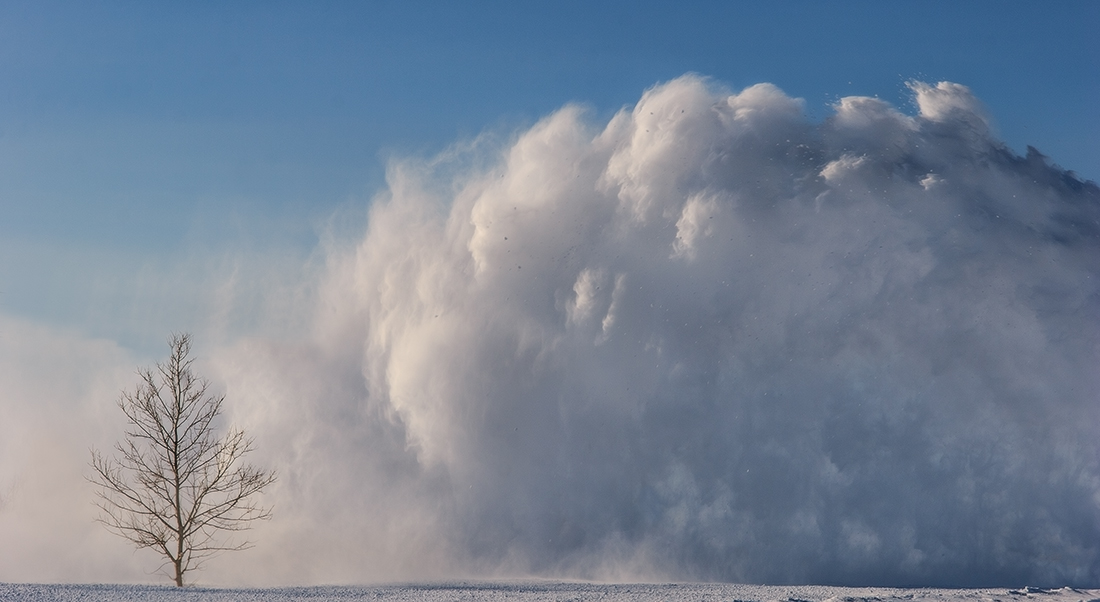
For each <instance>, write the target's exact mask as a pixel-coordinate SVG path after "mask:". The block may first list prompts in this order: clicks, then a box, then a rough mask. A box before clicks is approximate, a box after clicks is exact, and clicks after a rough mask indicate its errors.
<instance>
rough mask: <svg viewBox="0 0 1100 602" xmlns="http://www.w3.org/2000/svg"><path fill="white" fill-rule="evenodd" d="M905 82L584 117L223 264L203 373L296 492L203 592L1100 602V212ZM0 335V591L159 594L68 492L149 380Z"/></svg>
mask: <svg viewBox="0 0 1100 602" xmlns="http://www.w3.org/2000/svg"><path fill="white" fill-rule="evenodd" d="M909 87H910V90H911V95H912V99H913V107H912V110H907V109H906V108H904V107H894V106H891V105H890V104H888V103H886V102H884V101H882V100H879V99H876V98H872V97H861V96H849V97H845V98H842V99H840V100H839V101H837V102H836V103H835V105H833V106H832V107H831V109H830V111H831V113H830V114H829V115H828V116H827V117H825V118H824V119H822V120H814V119H811V118H809V117H807V114H806V107H805V102H804V101H802V100H800V99H797V98H792V97H790V96H788V95H787V94H785V93H784V92H783V91H782V90H780V89H779V88H777V87H776V86H774V85H771V84H767V83H763V84H757V85H753V86H749V87H747V88H744V89H730V88H728V87H727V86H725V85H724V84H722V83H721V82H717V81H713V80H710V79H708V78H706V77H703V76H699V75H692V74H688V75H684V76H682V77H679V78H676V79H674V80H671V81H668V82H664V83H661V84H658V85H656V86H654V87H652V88H650V89H648V90H646V91H645V92H644V94H642V95H641V97H640V99H639V100H638V101H637V102H636V104H634V105H632V106H629V107H626V108H624V109H623V110H622V111H620V112H619V113H617V114H615V115H614V116H613V117H611V118H610V119H609V120H607V119H605V120H601V119H599V118H597V117H595V116H593V115H592V114H591V113H590V112H588V111H586V109H585V108H583V107H582V106H577V105H568V106H565V107H563V108H561V109H559V110H557V111H555V112H553V113H552V114H550V115H548V116H546V117H545V118H544V119H542V120H540V121H539V122H538V123H536V124H535V125H533V126H532V127H530V128H527V129H524V130H522V131H518V132H516V133H515V134H514V135H503V136H502V135H491V134H485V135H483V136H480V137H476V138H474V139H472V140H468V141H466V142H462V143H458V144H456V145H454V146H453V147H452V148H450V149H448V150H447V151H445V152H443V153H441V154H438V155H436V156H432V157H427V158H409V159H395V160H393V161H391V162H390V163H389V165H388V168H387V177H386V182H387V184H386V188H385V190H384V191H383V192H382V193H380V194H379V195H378V197H376V198H375V199H374V200H373V201H372V203H371V204H370V209H369V215H368V216H367V217H366V218H365V219H363V218H362V217H361V216H360V217H356V213H355V211H354V210H346V211H343V212H338V213H337V214H336V215H334V217H333V218H332V220H331V222H330V225H329V226H328V229H327V230H326V234H325V236H324V237H323V240H322V242H321V244H320V245H319V246H318V248H317V249H316V251H315V252H314V253H313V254H312V255H311V256H310V257H308V258H306V259H304V260H303V259H300V258H299V259H294V258H285V257H284V258H282V259H281V260H282V261H284V265H281V266H280V267H278V268H270V267H269V268H267V269H268V271H266V272H265V271H263V270H260V271H259V272H254V271H253V272H249V269H248V268H249V266H250V265H251V264H250V263H249V262H250V261H255V262H258V263H262V264H263V265H270V264H269V263H264V262H262V261H260V260H259V259H257V258H243V259H241V260H240V262H239V263H237V264H235V267H234V268H233V269H232V270H225V269H224V266H223V268H219V269H218V270H215V271H214V272H213V274H214V276H213V278H215V279H216V280H217V283H216V284H217V286H215V287H212V290H213V291H214V293H213V296H212V297H211V299H210V300H208V301H207V303H209V304H210V307H213V308H215V309H216V311H211V312H210V314H209V315H210V316H212V317H211V318H210V321H211V323H210V324H209V325H205V326H203V327H201V328H198V329H196V353H195V354H196V355H197V356H198V357H199V358H200V362H199V363H198V364H196V368H197V370H198V371H199V373H200V374H202V375H204V376H206V377H208V378H209V379H211V380H212V381H213V382H214V383H216V385H217V387H218V388H219V390H223V391H224V392H225V393H226V395H227V402H226V412H227V417H228V419H229V420H231V421H232V422H233V423H234V424H235V425H237V426H240V427H242V428H244V429H245V430H246V431H248V432H249V433H251V434H252V435H253V436H255V438H256V452H255V453H254V454H253V455H252V457H251V460H252V461H253V462H254V463H256V464H258V465H260V466H265V467H268V468H273V469H275V470H276V471H277V472H278V474H279V481H278V482H277V483H276V485H275V486H274V487H272V488H271V489H270V490H269V491H268V492H267V494H266V495H265V499H264V501H265V503H266V504H271V505H273V506H274V515H275V517H274V519H273V520H271V521H270V522H267V523H264V524H262V525H259V526H258V527H257V528H256V529H254V530H253V531H252V532H251V534H250V536H251V538H252V539H253V540H254V541H255V542H256V547H255V548H254V549H252V550H249V551H247V552H242V553H234V554H228V555H225V556H223V557H221V558H219V559H217V560H216V561H215V562H213V563H211V564H210V566H209V567H208V568H207V569H206V570H204V571H202V572H201V573H198V574H197V577H196V578H197V579H199V580H200V581H202V582H209V583H224V584H231V585H279V584H316V583H364V582H371V581H386V582H393V581H400V580H425V579H427V580H437V579H449V578H456V577H467V576H480V577H484V578H498V577H516V576H542V577H552V578H570V579H573V578H579V579H595V580H612V581H637V580H645V581H651V580H676V581H685V580H686V581H691V580H719V581H731V582H749V583H772V584H785V583H792V584H798V583H802V584H805V583H828V584H846V585H856V584H858V585H905V586H909V585H922V586H947V587H959V586H966V587H980V586H993V585H1014V586H1021V585H1025V584H1031V585H1043V586H1062V585H1072V586H1082V587H1087V586H1090V585H1091V586H1095V585H1096V584H1097V583H1100V398H1098V392H1100V369H1098V366H1100V189H1098V188H1097V186H1096V184H1095V183H1092V182H1087V181H1082V180H1081V179H1079V178H1078V177H1076V176H1075V175H1074V174H1072V173H1070V172H1066V171H1064V170H1062V169H1061V168H1059V167H1057V166H1056V165H1054V164H1053V163H1052V161H1051V160H1049V159H1047V158H1046V157H1044V156H1042V155H1041V154H1040V153H1038V152H1037V151H1028V152H1027V153H1026V154H1025V155H1024V156H1021V155H1018V154H1016V153H1015V152H1013V151H1012V150H1010V149H1009V148H1007V147H1006V146H1005V145H1004V144H1003V143H1002V142H1000V141H999V139H998V137H997V134H996V133H995V131H994V130H993V128H992V126H991V118H990V116H989V115H987V114H986V112H985V110H984V109H983V105H982V103H981V102H980V100H979V99H977V98H975V96H974V95H973V94H972V93H971V92H970V90H969V89H968V88H967V87H966V86H964V85H960V84H955V83H947V82H941V83H922V82H912V83H910V84H909ZM242 273H252V274H256V273H260V274H262V275H264V276H262V277H252V278H249V277H245V276H242ZM268 276H270V277H268ZM242 315H247V321H248V323H249V324H251V325H253V326H252V327H250V328H249V329H247V330H248V331H247V332H245V333H243V334H238V333H236V331H234V330H232V329H228V330H226V329H222V328H221V326H220V325H221V324H224V323H225V322H224V321H226V320H231V319H234V318H233V316H238V317H239V316H242ZM0 320H2V321H0V332H2V333H3V336H2V337H0V360H2V361H0V382H3V383H4V384H3V393H2V394H3V395H4V403H3V404H0V541H3V545H2V546H0V580H4V581H101V582H102V581H108V582H118V581H121V582H132V581H148V580H150V579H153V578H155V577H152V576H151V574H152V572H153V571H155V570H156V568H157V561H156V559H155V558H154V557H153V556H152V555H151V554H147V553H146V552H137V553H135V552H133V551H132V550H131V549H130V548H129V547H128V546H127V545H126V544H125V542H122V541H114V538H112V537H111V536H110V535H109V534H107V533H106V532H104V531H103V529H102V528H100V527H99V526H97V525H95V524H94V523H93V522H92V518H93V517H94V508H93V507H92V505H91V494H90V490H89V486H88V485H87V484H86V483H85V481H84V480H83V479H82V475H83V474H84V473H85V472H86V471H87V467H86V463H87V461H88V449H89V448H90V447H91V446H93V445H94V446H97V447H99V448H104V447H109V446H110V444H111V442H112V441H113V440H114V439H115V438H116V437H117V436H118V435H119V433H120V432H121V425H120V424H119V418H120V416H119V415H118V412H117V409H116V408H115V407H114V406H113V405H112V400H114V399H115V398H116V397H117V394H118V391H120V390H121V389H123V388H127V387H132V386H133V384H134V375H133V369H134V367H136V365H137V364H138V363H141V361H143V358H138V357H135V356H134V354H133V353H132V352H129V351H127V350H126V349H124V348H122V347H120V346H119V345H117V344H116V343H113V342H111V341H106V340H101V339H93V338H88V337H84V336H82V335H80V334H79V333H76V332H72V331H66V330H63V329H54V328H50V327H48V326H44V325H41V324H37V323H35V322H33V321H30V320H24V319H19V318H14V317H9V316H3V315H0ZM238 324H239V321H238ZM44 365H45V366H48V365H60V366H70V367H72V368H70V369H66V370H59V371H56V372H55V373H51V372H49V371H44V370H43V369H42V368H41V367H42V366H44Z"/></svg>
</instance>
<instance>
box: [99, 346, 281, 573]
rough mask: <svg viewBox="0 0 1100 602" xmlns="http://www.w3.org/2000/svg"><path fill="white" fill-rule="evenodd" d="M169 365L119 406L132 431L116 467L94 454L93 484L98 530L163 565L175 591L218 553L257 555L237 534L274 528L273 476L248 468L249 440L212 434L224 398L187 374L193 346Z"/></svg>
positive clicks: (146, 375)
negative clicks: (266, 501) (152, 554)
mask: <svg viewBox="0 0 1100 602" xmlns="http://www.w3.org/2000/svg"><path fill="white" fill-rule="evenodd" d="M168 344H169V346H170V347H171V348H172V354H171V357H169V358H168V361H167V362H165V363H163V364H159V363H158V364H157V366H156V370H152V369H141V370H139V371H138V374H139V375H140V377H141V383H140V384H139V385H138V386H137V388H136V389H135V390H134V391H133V392H130V391H124V392H123V393H122V396H121V397H120V398H119V401H118V406H119V408H121V409H122V412H123V414H125V415H126V418H127V420H128V421H129V426H128V428H127V431H126V436H125V439H124V440H123V441H120V442H119V443H117V444H115V450H116V451H117V452H118V454H119V455H118V456H117V457H106V456H104V455H103V454H101V453H100V452H99V451H97V450H94V449H93V450H92V468H93V469H94V474H93V475H92V477H91V479H90V480H91V481H92V482H93V483H94V484H95V485H98V491H97V499H96V505H98V506H99V508H100V509H101V510H102V513H101V515H100V517H99V521H100V522H101V523H103V524H104V525H106V527H107V528H108V529H110V530H111V531H112V532H113V533H116V534H118V535H120V536H122V537H124V538H126V539H128V540H130V541H131V542H132V543H134V544H135V545H136V546H137V547H138V548H139V549H140V548H152V549H153V550H155V551H157V552H158V553H160V555H161V556H163V557H164V558H165V559H166V561H165V563H164V564H163V565H162V566H161V569H162V570H164V569H168V571H167V572H169V575H170V576H172V577H173V578H174V579H175V582H176V585H177V586H182V585H183V583H184V576H185V575H186V574H187V573H188V572H189V571H192V570H195V569H198V568H199V567H200V566H201V565H202V564H203V562H204V561H206V560H207V559H209V558H210V557H211V556H213V555H215V554H218V553H219V552H223V551H227V550H243V549H247V548H249V547H251V543H250V542H248V541H234V539H235V532H239V531H243V530H246V529H248V528H249V527H250V526H251V524H252V523H253V521H257V520H264V519H267V518H270V516H271V512H270V509H269V508H264V507H262V506H260V505H258V504H257V502H256V501H255V495H256V494H258V493H260V492H261V491H262V490H263V489H264V488H265V487H267V486H268V485H270V484H271V483H272V482H274V481H275V475H274V473H271V472H267V471H264V470H260V469H258V468H255V467H254V466H251V465H248V464H244V463H243V460H242V458H243V456H244V455H245V454H247V453H248V452H249V451H251V449H252V440H251V439H249V438H247V437H246V436H245V434H244V432H242V431H240V430H230V431H229V432H228V433H227V434H226V435H225V436H224V437H219V436H218V435H217V434H216V433H215V427H216V424H215V422H216V419H217V418H218V416H219V414H221V410H222V402H223V401H224V399H225V396H214V395H210V394H208V392H207V389H208V388H209V383H208V382H207V381H206V380H204V379H202V378H198V377H196V376H195V375H194V374H193V373H192V372H191V362H192V360H191V358H190V357H189V354H190V352H191V337H190V335H188V334H176V335H173V336H172V337H171V338H170V339H169V342H168Z"/></svg>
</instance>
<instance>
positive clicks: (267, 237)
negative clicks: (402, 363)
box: [0, 2, 1100, 343]
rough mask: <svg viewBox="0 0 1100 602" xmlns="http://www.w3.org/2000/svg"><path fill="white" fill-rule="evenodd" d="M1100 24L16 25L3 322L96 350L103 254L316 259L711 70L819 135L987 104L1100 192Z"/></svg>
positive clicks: (122, 12) (1005, 15)
mask: <svg viewBox="0 0 1100 602" xmlns="http://www.w3.org/2000/svg"><path fill="white" fill-rule="evenodd" d="M1098 24H1100V6H1098V5H1097V4H1096V3H1094V2H1062V3H1055V4H1051V5H1042V6H1040V5H1037V4H1035V3H1026V2H1011V3H1001V2H968V3H954V2H890V3H879V2H838V3H815V2H781V3H767V4H765V3H730V2H697V3H690V4H688V5H684V4H682V3H659V2H641V3H634V2H631V3H614V2H607V3H588V2H565V3H561V2H553V3H549V2H533V3H511V2H482V3H475V4H473V5H471V4H465V3H443V2H438V3H431V2H429V3H423V2H369V3H358V2H322V3H286V2H279V3H253V2H241V3H231V4H229V5H225V4H222V3H187V4H165V3H152V4H150V3H140V2H103V3H92V4H86V3H57V2H34V3H21V2H13V3H4V4H3V6H2V7H0V90H2V93H0V202H2V205H0V211H2V214H0V237H2V238H3V240H4V247H5V249H6V251H5V253H6V254H7V255H8V257H7V258H6V259H5V260H3V262H2V264H0V265H2V267H0V275H2V276H3V280H6V282H4V283H3V285H2V286H0V290H3V296H2V297H0V308H3V309H4V310H5V311H9V312H14V313H16V314H21V315H29V316H34V317H40V318H42V319H44V320H46V321H53V320H57V321H60V322H68V323H71V324H72V325H73V326H76V327H78V328H82V329H93V330H95V329H96V328H97V327H96V326H94V325H93V324H88V323H86V322H89V321H90V320H89V318H88V317H87V316H85V315H82V310H80V309H79V308H75V307H73V306H72V304H70V303H65V302H59V301H58V300H57V299H56V297H57V296H62V297H65V296H77V297H81V296H83V294H82V293H81V291H80V290H79V289H80V287H81V286H91V285H89V284H84V285H79V284H72V283H71V281H72V280H74V279H72V278H71V277H72V276H74V274H73V273H72V272H74V271H75V272H81V273H87V272H88V270H89V269H91V270H96V269H99V270H102V269H103V268H102V267H97V268H91V267H88V266H83V265H81V264H82V262H85V261H86V260H87V257H88V256H89V254H91V255H96V256H97V257H99V256H100V255H99V254H102V257H101V259H99V260H97V261H100V262H106V263H112V262H114V261H119V262H122V263H125V262H127V261H130V262H131V263H130V264H129V265H130V269H133V266H135V265H137V264H136V263H134V262H136V261H137V259H135V258H141V261H148V260H149V258H151V257H158V258H164V257H175V256H179V255H180V254H186V253H188V252H190V251H193V250H194V249H195V248H196V247H198V248H211V247H225V246H233V245H239V244H248V245H252V246H255V247H265V246H270V245H275V246H278V247H287V246H290V247H294V248H300V249H308V248H310V247H311V246H312V245H313V244H314V243H315V241H316V223H317V221H318V220H323V219H324V218H325V217H327V216H328V215H329V214H330V213H331V212H332V211H333V209H334V208H335V207H338V206H342V205H345V204H347V203H351V204H353V205H363V204H366V203H367V202H368V201H369V199H370V198H371V197H372V195H373V194H374V192H375V191H377V190H378V189H379V188H381V187H382V186H383V184H384V179H383V178H384V169H385V164H386V161H387V160H388V158H390V157H394V156H398V157H400V156H407V155H427V154H431V153H434V152H438V151H439V150H441V149H443V148H445V147H447V146H448V145H449V144H452V143H453V142H454V141H456V140H460V139H464V138H469V137H472V136H474V135H476V134H478V133H480V132H482V131H484V130H486V129H488V130H493V131H496V132H504V133H507V132H509V131H511V130H512V129H514V128H516V127H520V126H523V125H529V124H530V123H533V122H534V120H536V119H538V118H539V117H541V116H543V115H545V114H547V113H549V112H551V111H553V110H555V109H556V108H558V107H560V106H562V105H563V104H565V103H568V102H581V103H584V104H586V105H588V106H590V107H591V108H592V109H593V112H594V116H595V118H597V119H606V118H607V117H609V116H610V115H611V114H612V113H614V112H615V111H616V110H618V109H619V108H620V107H622V106H624V105H627V104H630V103H632V102H634V101H635V100H636V99H637V97H638V94H639V93H640V92H641V91H642V90H644V89H646V88H648V87H650V86H652V85H654V84H656V83H658V82H662V81H667V80H669V79H671V78H674V77H676V76H679V75H682V74H683V73H686V72H697V73H700V74H703V75H706V76H710V77H713V78H715V79H717V80H718V81H720V82H723V83H725V84H727V85H729V86H731V87H732V88H734V89H740V88H742V87H745V86H748V85H751V84H754V83H758V82H763V81H767V82H772V83H774V84H776V85H778V86H779V87H780V88H782V89H783V90H784V91H785V92H787V93H788V94H790V95H792V96H796V97H801V98H804V99H805V100H806V109H807V111H808V113H810V114H811V115H812V116H815V117H818V118H821V117H824V116H825V115H827V114H828V113H829V106H830V105H831V103H833V102H835V101H836V99H838V98H839V97H842V96H847V95H850V94H860V95H868V96H879V97H881V98H883V99H886V100H888V101H890V102H891V103H894V104H896V105H897V106H899V107H900V108H901V109H902V110H903V111H907V112H911V111H912V106H911V102H910V99H909V96H910V95H909V92H908V91H907V89H906V88H905V86H904V84H905V82H906V81H907V80H910V79H920V80H927V81H932V82H935V81H940V80H949V81H955V82H959V83H963V84H965V85H967V86H970V87H971V89H972V90H974V92H975V94H976V95H977V96H978V97H979V98H980V99H982V101H983V102H985V103H986V105H987V106H988V108H989V110H990V112H991V114H992V116H993V118H994V121H995V123H996V125H997V127H998V128H999V132H1000V134H1001V136H1002V137H1003V139H1004V140H1005V141H1006V142H1007V143H1008V144H1009V145H1010V146H1011V147H1012V148H1014V149H1015V150H1017V151H1018V152H1023V150H1024V148H1025V146H1026V145H1028V144H1031V145H1034V146H1036V147H1037V148H1039V149H1040V150H1041V151H1042V152H1044V153H1045V154H1047V155H1048V156H1050V157H1052V158H1053V160H1054V161H1055V162H1057V163H1059V164H1060V165H1062V166H1064V167H1066V168H1068V169H1074V170H1076V171H1077V173H1079V174H1080V175H1082V176H1083V177H1086V178H1093V179H1095V178H1096V177H1097V176H1098V174H1100V147H1098V145H1097V144H1095V141H1096V140H1097V139H1098V138H1100V117H1098V111H1096V110H1095V103H1096V98H1097V97H1098V96H1100V75H1098V73H1100V69H1098V64H1100V42H1097V39H1098V37H1100V36H1096V35H1095V30H1096V28H1097V25H1098ZM42 246H44V247H47V249H46V250H41V247H42ZM34 249H37V251H36V250H34ZM14 254H19V255H21V257H19V258H18V259H15V257H14V256H13V255H14ZM51 254H52V258H51ZM58 254H61V255H63V256H64V257H62V256H58ZM70 255H72V256H73V257H69V256H70ZM65 257H69V258H68V259H66V258H65ZM101 277H102V278H109V277H110V276H109V275H108V274H102V275H101ZM75 280H79V278H76V279H75ZM42 290H50V291H52V292H51V294H50V296H51V297H52V299H43V298H42V295H41V291H42ZM158 326H159V328H158ZM152 328H154V329H160V330H163V325H157V326H152ZM97 334H100V335H105V336H113V335H112V334H111V332H109V331H107V332H97ZM139 338H140V337H139ZM159 338H160V337H159V335H158V336H156V337H154V339H155V340H159ZM132 342H134V343H136V342H137V341H136V340H133V341H132Z"/></svg>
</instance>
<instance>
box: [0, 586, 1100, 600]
mask: <svg viewBox="0 0 1100 602" xmlns="http://www.w3.org/2000/svg"><path fill="white" fill-rule="evenodd" d="M0 600H4V601H7V600H20V601H26V602H92V601H96V602H131V601H138V600H141V601H151V602H176V601H179V602H199V601H207V600H209V601H223V600H224V601H226V602H230V601H232V602H253V601H261V600H262V601H265V602H267V601H274V602H291V601H299V600H301V601H308V602H329V601H339V602H347V601H353V600H395V601H402V600H417V601H424V602H429V601H431V602H435V601H439V602H442V601H451V600H456V601H461V600H477V601H481V600H509V601H532V602H535V601H539V602H542V601H547V602H549V601H554V602H564V601H573V600H577V601H579V600H601V601H605V602H613V601H617V600H623V601H626V600H632V601H633V600H643V601H644V600H662V601H663V600H675V601H684V602H695V601H698V602H702V601H708V602H720V601H731V602H732V601H739V602H748V601H761V602H764V601H772V600H775V601H781V602H827V601H835V602H859V601H863V600H867V601H874V602H886V601H889V600H905V601H907V602H914V601H920V600H928V601H938V600H972V601H975V602H979V601H980V602H1025V601H1029V602H1030V601H1035V602H1100V590H1095V589H1091V590H1081V589H1073V588H1069V587H1064V588H1061V589H1041V588H1034V587H1028V588H1020V589H931V588H928V589H924V588H910V589H896V588H880V587H861V588H853V587H825V586H810V585H802V586H764V585H733V584H722V583H674V584H593V583H570V582H560V581H493V582H458V583H437V584H413V585H380V586H369V587H366V586H364V587H293V588H276V589H216V588H203V587H187V588H182V589H181V588H174V587H167V586H149V585H27V584H7V583H0Z"/></svg>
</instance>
